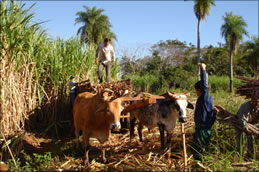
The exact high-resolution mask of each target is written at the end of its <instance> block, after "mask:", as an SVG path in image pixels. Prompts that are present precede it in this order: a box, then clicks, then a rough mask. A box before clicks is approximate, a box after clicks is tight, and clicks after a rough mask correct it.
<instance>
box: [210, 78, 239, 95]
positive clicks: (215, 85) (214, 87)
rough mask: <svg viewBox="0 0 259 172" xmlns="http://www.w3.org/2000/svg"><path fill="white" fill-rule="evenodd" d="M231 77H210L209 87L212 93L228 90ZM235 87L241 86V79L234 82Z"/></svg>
mask: <svg viewBox="0 0 259 172" xmlns="http://www.w3.org/2000/svg"><path fill="white" fill-rule="evenodd" d="M228 83H229V77H228V76H215V75H213V76H209V86H210V91H211V92H214V93H215V92H220V91H225V90H228V88H229V87H228ZM233 85H234V86H235V87H237V86H240V85H241V81H240V80H239V79H234V80H233Z"/></svg>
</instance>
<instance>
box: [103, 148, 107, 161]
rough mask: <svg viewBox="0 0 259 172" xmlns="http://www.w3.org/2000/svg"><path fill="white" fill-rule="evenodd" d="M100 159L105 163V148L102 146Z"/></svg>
mask: <svg viewBox="0 0 259 172" xmlns="http://www.w3.org/2000/svg"><path fill="white" fill-rule="evenodd" d="M102 160H103V162H104V163H107V159H106V158H105V148H104V147H102Z"/></svg>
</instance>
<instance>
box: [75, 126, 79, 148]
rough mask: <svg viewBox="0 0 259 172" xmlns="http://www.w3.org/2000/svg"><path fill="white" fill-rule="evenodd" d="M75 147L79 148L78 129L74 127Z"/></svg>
mask: <svg viewBox="0 0 259 172" xmlns="http://www.w3.org/2000/svg"><path fill="white" fill-rule="evenodd" d="M75 136H76V148H77V149H79V129H77V128H75Z"/></svg>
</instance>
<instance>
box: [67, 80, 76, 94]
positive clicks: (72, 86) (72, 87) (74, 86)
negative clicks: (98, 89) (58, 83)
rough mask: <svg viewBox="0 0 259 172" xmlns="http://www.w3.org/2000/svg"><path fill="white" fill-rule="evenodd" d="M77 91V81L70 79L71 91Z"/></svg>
mask: <svg viewBox="0 0 259 172" xmlns="http://www.w3.org/2000/svg"><path fill="white" fill-rule="evenodd" d="M75 92H76V82H75V81H72V80H70V81H69V93H75Z"/></svg>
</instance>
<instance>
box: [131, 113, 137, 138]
mask: <svg viewBox="0 0 259 172" xmlns="http://www.w3.org/2000/svg"><path fill="white" fill-rule="evenodd" d="M135 123H136V118H133V119H131V120H130V142H131V139H132V138H133V136H134V128H135Z"/></svg>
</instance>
